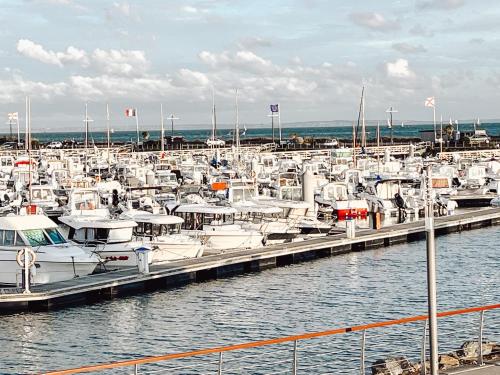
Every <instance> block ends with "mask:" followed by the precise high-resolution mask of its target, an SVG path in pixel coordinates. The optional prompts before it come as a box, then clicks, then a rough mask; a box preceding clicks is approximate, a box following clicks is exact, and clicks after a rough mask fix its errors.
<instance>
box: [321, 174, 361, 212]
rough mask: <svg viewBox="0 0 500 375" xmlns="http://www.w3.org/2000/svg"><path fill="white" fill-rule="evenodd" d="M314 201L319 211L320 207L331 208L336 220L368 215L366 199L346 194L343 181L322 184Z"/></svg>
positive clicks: (345, 185)
mask: <svg viewBox="0 0 500 375" xmlns="http://www.w3.org/2000/svg"><path fill="white" fill-rule="evenodd" d="M316 202H317V203H318V204H319V206H320V208H319V210H320V212H321V210H322V209H327V210H330V209H331V210H332V213H334V214H335V216H336V217H337V219H338V220H346V219H348V218H356V217H361V218H366V216H367V215H368V203H366V200H365V199H360V198H356V197H354V196H353V195H350V194H348V191H347V184H346V183H344V182H330V183H328V184H326V185H324V186H323V187H322V188H321V192H320V194H319V195H317V196H316Z"/></svg>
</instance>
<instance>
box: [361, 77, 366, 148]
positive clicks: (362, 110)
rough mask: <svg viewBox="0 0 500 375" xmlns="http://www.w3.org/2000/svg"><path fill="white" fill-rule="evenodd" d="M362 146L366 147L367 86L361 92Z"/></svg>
mask: <svg viewBox="0 0 500 375" xmlns="http://www.w3.org/2000/svg"><path fill="white" fill-rule="evenodd" d="M361 103H362V105H361V116H362V117H361V147H363V148H366V124H365V88H364V86H363V91H362V94H361Z"/></svg>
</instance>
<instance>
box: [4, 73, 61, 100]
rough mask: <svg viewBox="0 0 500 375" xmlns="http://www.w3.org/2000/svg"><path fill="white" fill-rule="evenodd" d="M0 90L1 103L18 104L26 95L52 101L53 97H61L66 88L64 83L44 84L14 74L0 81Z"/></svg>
mask: <svg viewBox="0 0 500 375" xmlns="http://www.w3.org/2000/svg"><path fill="white" fill-rule="evenodd" d="M0 85H1V86H2V90H1V91H0V102H1V103H15V102H19V101H20V100H22V98H24V97H25V96H26V95H31V96H36V98H37V99H42V100H47V101H48V100H52V99H54V98H55V97H62V96H64V95H65V94H66V90H67V88H68V85H67V83H65V82H54V83H45V82H40V81H31V80H27V79H24V78H23V77H22V76H20V75H18V74H15V75H14V76H13V77H12V78H10V79H6V80H0Z"/></svg>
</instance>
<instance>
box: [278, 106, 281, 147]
mask: <svg viewBox="0 0 500 375" xmlns="http://www.w3.org/2000/svg"><path fill="white" fill-rule="evenodd" d="M278 131H279V136H280V145H281V104H280V103H278Z"/></svg>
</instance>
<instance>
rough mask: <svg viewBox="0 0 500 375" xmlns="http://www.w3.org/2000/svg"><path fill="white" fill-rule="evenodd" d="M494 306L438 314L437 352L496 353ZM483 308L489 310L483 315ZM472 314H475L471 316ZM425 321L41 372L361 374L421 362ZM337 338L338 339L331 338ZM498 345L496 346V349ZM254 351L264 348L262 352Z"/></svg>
mask: <svg viewBox="0 0 500 375" xmlns="http://www.w3.org/2000/svg"><path fill="white" fill-rule="evenodd" d="M499 308H500V304H495V305H488V306H479V307H472V308H465V309H459V310H453V311H445V312H440V313H438V318H440V326H439V328H440V331H439V335H440V336H439V338H440V349H441V353H445V352H448V351H450V350H456V349H459V345H460V343H464V342H469V343H471V344H470V345H469V346H470V347H471V348H472V349H470V348H469V349H468V351H467V355H469V356H470V352H471V350H472V353H473V357H474V358H473V359H474V361H475V362H476V363H477V364H478V365H482V364H483V363H484V356H485V350H487V352H486V354H488V355H493V354H498V355H499V356H500V351H499V352H498V353H492V349H491V347H487V346H485V345H487V344H485V340H486V337H487V336H486V335H487V334H488V335H490V336H489V337H490V338H492V336H495V337H497V338H498V335H499V333H500V324H499V323H500V319H498V318H499V316H495V315H494V314H492V313H498V311H499V310H498V309H499ZM487 311H489V313H488V314H485V312H487ZM474 313H477V314H478V315H479V316H476V317H474V315H472V314H474ZM485 316H488V318H489V319H490V318H496V324H494V323H493V321H492V320H488V324H486V323H485ZM471 317H472V318H471ZM443 318H449V319H450V320H451V322H448V324H443V323H444V321H443ZM427 320H428V317H427V315H419V316H413V317H407V318H402V319H396V320H388V321H382V322H377V323H371V324H364V325H356V326H350V327H344V328H336V329H332V330H327V331H320V332H311V333H305V334H300V335H292V336H285V337H279V338H274V339H267V340H260V341H254V342H247V343H243V344H237V345H229V346H220V347H214V348H206V349H199V350H193V351H188V352H180V353H172V354H165V355H158V356H149V357H142V358H136V359H129V360H124V361H117V362H110V363H103V364H95V365H88V366H83V367H78V368H70V369H65V370H56V371H46V372H44V374H47V375H63V374H77V373H89V372H99V373H101V372H103V371H106V370H113V369H120V373H123V371H127V370H126V369H127V368H128V371H131V373H133V374H160V373H164V374H176V373H179V374H186V373H196V374H200V373H211V374H214V373H217V374H219V375H222V374H241V373H254V372H255V373H256V372H258V373H265V374H279V373H288V374H293V375H296V374H297V373H311V372H314V373H318V374H319V373H325V372H326V373H332V371H333V370H332V369H334V371H333V372H334V373H336V374H342V373H351V374H352V373H354V374H362V375H364V374H366V373H367V365H368V364H370V363H371V369H372V371H373V370H374V368H376V367H377V366H383V365H384V362H383V361H380V360H381V359H384V358H390V361H392V365H394V364H395V363H399V364H400V365H401V366H403V367H404V366H410V365H411V366H417V365H418V364H419V363H420V364H422V363H424V364H425V363H426V360H427V358H428V354H427V349H428V348H427V347H426V343H427V329H428V327H427V326H428V324H427ZM447 321H448V320H447ZM422 322H424V324H423V325H422ZM402 326H403V327H404V328H403V327H402ZM380 328H385V329H384V330H380ZM387 330H388V331H389V332H388V331H387ZM355 332H358V335H355V334H353V333H355ZM336 337H338V338H341V340H340V341H335V340H334V338H336ZM474 343H475V344H476V345H475V346H474ZM478 343H482V344H481V345H478ZM498 347H499V346H498V344H496V346H495V348H498ZM474 348H475V349H474ZM259 350H265V354H263V353H262V352H259ZM474 350H475V351H474ZM462 351H463V352H464V353H465V349H463V348H462ZM469 359H470V358H469ZM410 360H412V361H414V362H410ZM420 373H421V374H424V375H425V374H426V366H425V365H424V366H420Z"/></svg>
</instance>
